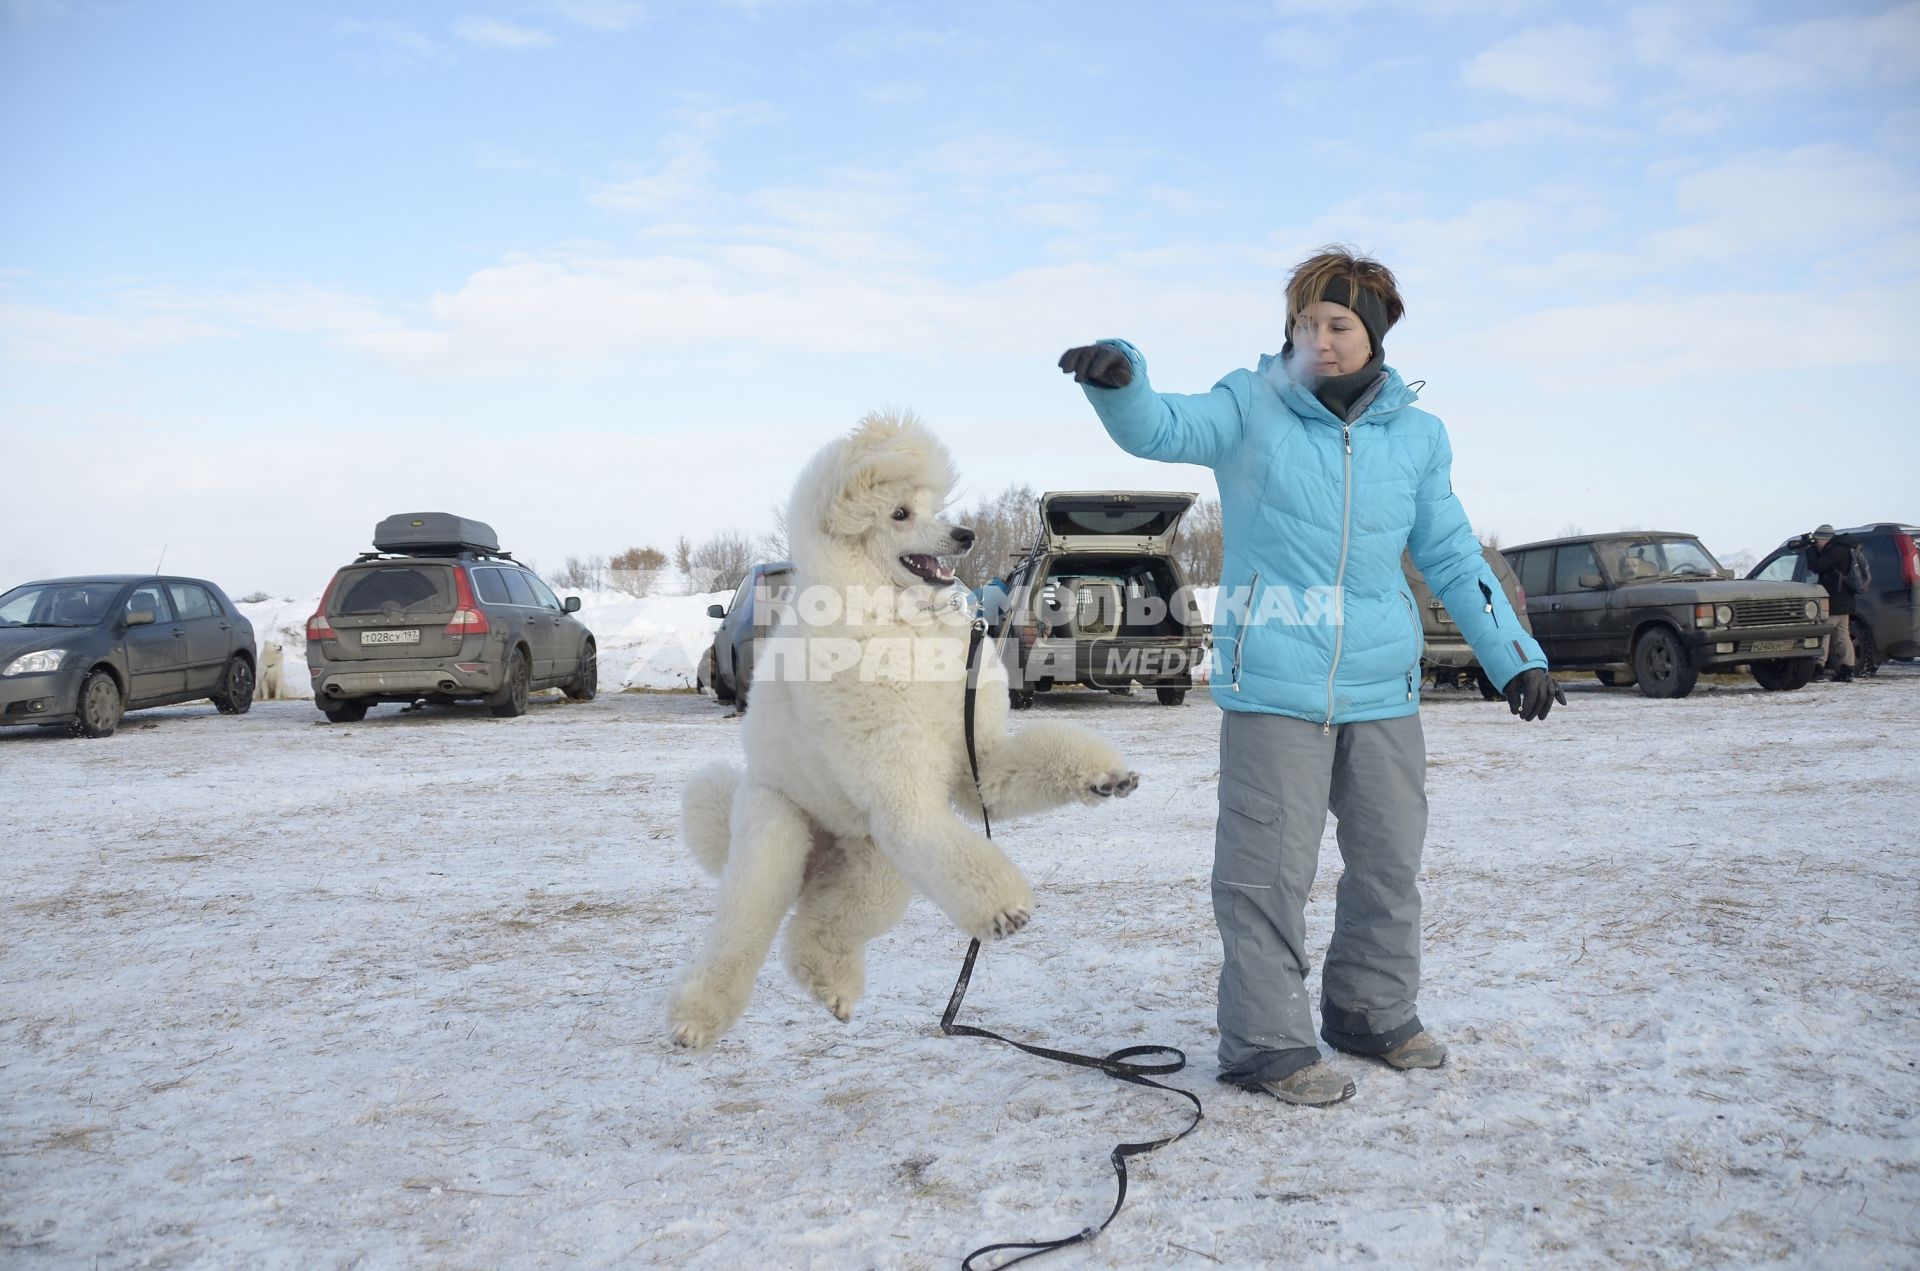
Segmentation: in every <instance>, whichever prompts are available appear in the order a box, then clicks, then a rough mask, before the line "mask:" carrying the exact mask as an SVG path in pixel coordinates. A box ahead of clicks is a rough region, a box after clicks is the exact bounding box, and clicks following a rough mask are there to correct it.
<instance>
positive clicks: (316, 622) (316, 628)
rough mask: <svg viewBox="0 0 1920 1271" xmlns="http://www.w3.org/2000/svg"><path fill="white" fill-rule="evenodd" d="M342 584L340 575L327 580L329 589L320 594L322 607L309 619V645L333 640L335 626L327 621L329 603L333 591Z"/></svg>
mask: <svg viewBox="0 0 1920 1271" xmlns="http://www.w3.org/2000/svg"><path fill="white" fill-rule="evenodd" d="M339 584H340V575H338V574H335V575H334V576H333V577H331V578H329V579H327V588H326V590H325V591H323V592H321V593H320V607H319V608H318V609H315V610H314V611H313V617H311V618H308V619H307V643H308V644H312V643H313V642H314V641H315V640H331V639H333V638H334V635H333V624H332V623H331V622H328V621H327V601H329V600H331V599H333V589H334V588H335V587H337V586H339Z"/></svg>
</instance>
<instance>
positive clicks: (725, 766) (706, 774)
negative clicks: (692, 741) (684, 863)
mask: <svg viewBox="0 0 1920 1271" xmlns="http://www.w3.org/2000/svg"><path fill="white" fill-rule="evenodd" d="M739 784H740V772H739V769H737V768H735V767H734V766H733V765H732V764H729V763H710V764H708V765H707V766H706V767H704V768H701V769H700V770H699V771H698V772H696V773H694V774H693V777H692V779H691V780H689V781H688V782H687V788H686V790H685V792H683V793H682V794H681V796H680V833H681V836H682V837H684V838H685V839H686V840H687V847H688V848H689V849H690V850H691V851H692V852H693V859H695V860H696V861H699V862H700V868H702V869H704V870H706V871H707V872H708V873H709V874H712V875H713V876H714V877H716V878H718V877H719V876H720V869H721V867H722V866H724V865H725V864H726V863H727V839H728V837H729V835H730V833H731V831H730V828H729V824H728V823H729V820H730V818H731V813H732V810H733V788H734V787H735V786H737V785H739Z"/></svg>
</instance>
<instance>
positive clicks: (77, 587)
mask: <svg viewBox="0 0 1920 1271" xmlns="http://www.w3.org/2000/svg"><path fill="white" fill-rule="evenodd" d="M119 590H120V585H119V584H118V583H57V584H53V585H51V586H45V587H32V586H29V587H16V588H14V589H13V590H12V591H10V592H8V593H7V594H6V595H4V596H0V626H5V627H17V626H27V625H37V626H47V627H91V626H93V625H94V624H95V623H97V622H99V621H100V619H102V618H104V617H106V616H107V606H108V605H110V604H112V603H113V597H114V594H115V593H117V592H118V591H119Z"/></svg>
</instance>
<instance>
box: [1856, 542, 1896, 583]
mask: <svg viewBox="0 0 1920 1271" xmlns="http://www.w3.org/2000/svg"><path fill="white" fill-rule="evenodd" d="M1860 551H1861V553H1862V554H1863V555H1864V556H1866V558H1867V572H1868V573H1870V574H1872V575H1873V577H1872V579H1871V580H1870V581H1869V582H1868V584H1867V590H1869V591H1883V590H1886V589H1887V588H1890V587H1898V586H1900V580H1901V578H1902V577H1903V575H1902V573H1901V571H1900V557H1899V554H1898V553H1896V552H1895V551H1894V549H1893V535H1891V534H1875V535H1874V536H1873V537H1871V538H1867V539H1863V540H1862V541H1861V543H1860Z"/></svg>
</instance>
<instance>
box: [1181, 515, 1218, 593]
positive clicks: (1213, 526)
mask: <svg viewBox="0 0 1920 1271" xmlns="http://www.w3.org/2000/svg"><path fill="white" fill-rule="evenodd" d="M1225 554H1226V547H1225V541H1224V527H1223V525H1222V522H1221V519H1220V503H1219V500H1217V499H1200V500H1198V501H1196V502H1195V503H1194V505H1193V506H1192V507H1190V508H1188V509H1187V513H1186V515H1185V516H1183V517H1181V518H1180V532H1179V534H1178V535H1177V536H1175V538H1174V540H1173V559H1174V560H1175V561H1177V562H1178V563H1179V565H1180V574H1181V576H1182V577H1184V578H1185V579H1186V581H1187V586H1189V587H1212V586H1216V585H1217V584H1218V583H1219V582H1220V567H1221V564H1222V561H1223V558H1224V556H1225Z"/></svg>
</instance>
